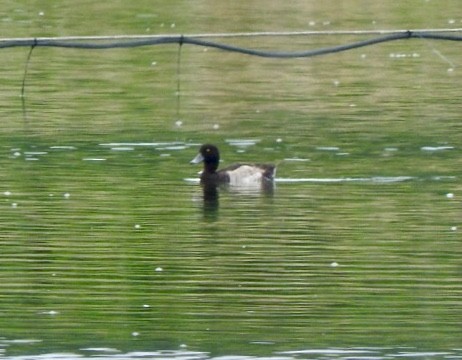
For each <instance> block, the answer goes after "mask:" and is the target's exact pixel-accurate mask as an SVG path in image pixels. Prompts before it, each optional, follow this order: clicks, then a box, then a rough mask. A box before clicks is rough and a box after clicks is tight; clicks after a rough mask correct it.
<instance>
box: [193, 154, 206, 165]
mask: <svg viewBox="0 0 462 360" xmlns="http://www.w3.org/2000/svg"><path fill="white" fill-rule="evenodd" d="M202 161H204V157H203V156H202V154H200V153H199V154H197V156H196V157H195V158H194V159H192V160H191V161H190V164H199V163H201V162H202Z"/></svg>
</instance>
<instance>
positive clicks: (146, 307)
mask: <svg viewBox="0 0 462 360" xmlns="http://www.w3.org/2000/svg"><path fill="white" fill-rule="evenodd" d="M143 307H144V308H145V309H149V308H150V307H151V305H148V304H144V305H143Z"/></svg>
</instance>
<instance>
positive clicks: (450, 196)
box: [446, 193, 454, 199]
mask: <svg viewBox="0 0 462 360" xmlns="http://www.w3.org/2000/svg"><path fill="white" fill-rule="evenodd" d="M446 197H447V198H448V199H454V194H453V193H447V194H446Z"/></svg>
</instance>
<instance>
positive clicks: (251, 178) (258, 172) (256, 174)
mask: <svg viewBox="0 0 462 360" xmlns="http://www.w3.org/2000/svg"><path fill="white" fill-rule="evenodd" d="M264 171H265V170H264V169H261V168H258V167H255V166H249V165H242V166H239V167H238V168H237V169H234V170H228V171H227V173H228V175H229V184H230V185H231V186H245V185H256V184H261V181H262V177H263V173H264Z"/></svg>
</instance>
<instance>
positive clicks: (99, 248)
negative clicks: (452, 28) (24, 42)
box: [0, 1, 462, 359]
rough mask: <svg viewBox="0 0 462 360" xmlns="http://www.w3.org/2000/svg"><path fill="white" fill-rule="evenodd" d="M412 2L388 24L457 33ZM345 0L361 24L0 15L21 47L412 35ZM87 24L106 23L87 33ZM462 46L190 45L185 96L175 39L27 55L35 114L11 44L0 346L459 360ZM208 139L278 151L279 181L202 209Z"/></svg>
mask: <svg viewBox="0 0 462 360" xmlns="http://www.w3.org/2000/svg"><path fill="white" fill-rule="evenodd" d="M410 3H414V5H416V6H417V5H418V6H417V7H416V8H418V9H419V12H421V15H422V16H415V15H413V14H415V13H414V12H403V11H401V10H400V11H399V14H403V13H406V14H408V15H407V17H408V18H407V19H406V20H407V21H408V22H407V24H409V26H411V25H412V27H446V26H447V21H448V19H452V18H453V14H454V13H455V12H454V8H455V6H456V5H457V4H456V3H455V2H451V1H448V2H447V4H446V5H447V6H445V7H440V6H435V4H434V3H433V2H420V1H413V2H409V4H410ZM214 4H215V3H214ZM265 4H267V3H265ZM342 4H343V5H342V6H343V8H344V11H345V13H354V14H356V15H355V16H356V17H355V18H351V19H350V20H345V19H344V18H343V17H341V16H340V15H339V14H337V12H333V11H332V9H331V7H330V6H329V5H327V4H316V5H313V4H311V5H310V4H305V3H303V4H302V3H298V4H297V6H298V7H294V8H293V9H291V10H289V9H287V8H286V14H285V16H281V15H280V14H281V13H280V12H281V9H282V8H283V5H282V4H280V3H279V2H274V3H272V7H271V8H269V9H268V11H266V12H265V13H261V12H249V9H250V8H252V9H253V7H254V6H256V8H258V6H257V5H258V4H247V3H245V4H240V5H238V4H237V3H236V5H220V6H216V4H215V5H214V6H212V5H211V4H209V5H210V6H208V7H207V6H205V4H203V5H204V6H205V7H201V6H200V5H195V6H191V5H188V6H191V11H188V12H184V11H182V12H178V11H177V10H178V8H176V6H178V5H176V6H175V5H172V4H171V3H168V4H167V3H166V4H164V5H162V6H159V7H158V8H156V11H155V12H154V11H153V10H152V8H151V7H150V5H149V4H148V3H144V2H139V3H138V5H137V8H136V9H135V8H133V7H132V6H131V5H127V4H113V6H112V7H111V9H110V10H111V11H108V9H105V6H104V4H88V7H91V9H92V11H89V12H88V14H91V15H85V16H83V15H82V12H81V10H80V7H77V8H76V7H75V4H68V5H67V6H61V5H59V6H58V5H54V6H49V7H48V8H38V7H37V8H32V7H31V8H27V9H26V8H21V7H20V6H19V5H17V4H14V3H13V2H12V3H8V4H7V9H8V10H9V11H6V12H5V13H6V14H9V15H8V16H6V17H5V18H4V19H3V23H2V25H1V26H2V29H3V30H4V31H3V34H4V36H11V37H13V36H14V37H16V36H22V35H24V36H26V35H30V33H34V34H36V33H40V34H46V35H69V34H73V35H74V34H82V33H86V32H88V33H89V34H107V33H122V32H126V33H142V32H152V33H156V32H182V31H184V32H188V31H191V32H195V33H197V32H201V31H204V32H214V31H220V32H222V31H224V30H229V31H236V30H238V31H247V30H262V28H264V27H265V26H267V24H269V23H273V20H274V27H276V28H277V27H278V25H279V26H280V27H283V28H284V30H291V29H293V30H300V28H306V27H310V28H313V29H323V30H325V29H326V27H327V28H332V29H338V28H355V29H356V28H361V29H362V28H369V27H370V26H382V25H383V26H384V27H395V26H396V27H402V23H401V20H400V19H401V15H398V13H397V14H395V15H393V14H394V11H392V10H393V9H391V8H388V7H387V6H391V5H385V4H381V5H378V4H375V5H368V6H365V7H364V9H363V10H364V12H357V11H354V10H355V5H354V4H353V2H351V3H350V2H344V3H342ZM409 4H408V5H406V6H410V5H409ZM260 5H261V4H260ZM138 6H139V7H138ZM222 7H226V9H222ZM377 7H378V8H377ZM453 7H454V8H453ZM204 9H208V10H207V11H210V12H213V13H214V14H215V13H216V14H215V15H216V16H212V17H210V16H209V17H204ZM451 9H452V10H451ZM224 10H226V12H224ZM302 10H303V11H302ZM224 13H226V14H227V18H226V19H227V21H226V22H222V23H223V26H218V24H219V23H220V21H218V20H219V19H220V16H222V15H220V14H224ZM339 13H341V12H339ZM66 14H72V15H66ZM79 14H80V15H79ZM86 14H87V11H86ZM98 14H99V16H102V15H101V14H104V18H105V19H108V21H107V22H106V21H105V22H102V21H101V20H98V24H100V25H101V26H99V27H98V28H97V29H95V27H94V24H93V23H92V22H91V18H92V17H94V16H97V15H98ZM307 14H310V16H308V17H307V16H306V15H307ZM361 14H362V15H361ZM429 14H431V16H429ZM122 15H123V16H122ZM372 15H373V16H372ZM118 18H119V19H124V20H123V21H121V22H120V23H118V24H119V25H120V26H114V22H117V21H116V20H117V19H118ZM308 18H310V19H313V20H310V22H308ZM246 19H247V20H248V21H244V20H246ZM424 19H425V21H423V20H424ZM109 20H111V21H109ZM250 20H251V21H250ZM456 20H457V19H456ZM87 21H89V22H88V23H87ZM112 21H114V22H112ZM312 22H314V23H312ZM20 24H23V25H24V24H27V27H26V28H27V29H29V31H30V33H29V32H27V33H23V32H24V31H25V30H24V29H25V28H24V27H23V26H20ZM111 24H112V25H111ZM172 24H175V26H174V27H172ZM195 24H196V25H195ZM371 24H372V25H371ZM272 26H273V25H272ZM148 28H149V29H150V30H148ZM271 30H274V29H273V28H271ZM351 40H353V39H352V38H348V37H347V38H331V37H319V38H309V39H304V38H298V39H282V38H279V39H277V38H268V39H266V38H265V39H260V40H255V39H234V40H233V43H239V44H241V45H243V46H247V47H257V46H261V47H262V48H265V47H267V48H271V49H283V48H285V49H287V48H289V49H292V48H294V49H295V48H302V49H305V48H307V47H321V46H326V45H327V44H338V43H343V42H349V41H351ZM458 46H459V45H458V43H451V44H448V43H444V42H427V41H418V40H412V41H403V42H396V43H393V44H382V45H378V46H374V47H369V48H364V49H360V50H358V51H353V52H349V53H344V54H336V55H331V56H326V57H322V58H316V59H310V60H306V59H305V60H270V59H257V58H251V57H246V56H242V55H237V54H227V53H222V52H219V51H214V50H210V49H209V50H207V51H205V50H206V49H202V48H195V47H186V46H185V47H184V48H183V49H182V60H181V71H180V74H179V75H180V80H181V91H180V95H181V97H180V104H179V105H180V106H179V109H178V108H177V105H178V98H177V96H176V91H177V82H176V81H177V79H178V73H177V69H176V64H177V62H176V56H177V54H178V49H177V48H176V47H175V46H165V47H156V48H142V49H124V50H114V51H112V50H111V51H101V52H100V51H97V52H91V51H90V52H86V51H82V50H63V49H35V50H34V52H33V55H32V59H31V63H30V65H29V70H28V77H27V79H26V80H27V81H26V105H27V108H26V110H27V114H26V115H27V117H26V118H24V115H23V112H22V109H21V101H20V98H19V94H20V83H21V79H22V74H23V70H24V61H25V58H26V55H27V50H28V49H9V50H2V52H1V53H0V55H1V56H2V57H3V59H4V64H3V76H4V85H3V86H2V88H1V89H0V92H1V94H2V96H1V97H0V102H1V105H2V130H1V132H0V151H1V152H0V169H1V171H0V228H1V229H2V231H1V233H0V247H1V251H0V263H1V264H2V266H1V268H0V283H1V287H0V356H2V357H4V358H9V359H36V358H45V359H48V358H63V359H74V358H115V359H137V358H143V359H144V358H159V359H160V358H162V359H164V358H173V359H210V358H233V359H237V358H243V359H244V358H250V357H252V358H270V359H389V358H412V359H417V358H427V359H460V358H462V352H461V346H460V339H461V330H460V323H461V321H462V312H461V309H462V303H461V300H460V299H461V295H462V286H461V282H460V280H461V275H462V273H461V261H460V259H461V258H462V256H461V255H462V254H461V247H460V229H461V225H460V213H461V212H460V211H461V205H460V196H461V193H462V187H461V184H460V177H461V171H460V169H461V165H462V164H461V160H460V159H461V151H460V144H461V136H460V104H459V99H460V97H461V95H462V94H461V93H460V92H461V90H460V86H459V85H460V81H461V79H460V77H461V76H460V72H459V70H458V65H459V64H458V63H457V61H458V60H457V59H458V58H459V49H458ZM435 51H438V53H439V54H442V55H444V56H443V57H442V56H437V55H436V54H435ZM396 54H410V56H397V55H396ZM413 54H418V56H413ZM444 58H446V59H449V60H450V62H451V64H449V63H448V62H447V61H445V60H444ZM449 67H450V68H451V69H452V70H451V71H448V69H449ZM204 142H212V143H216V144H217V145H218V146H219V147H220V150H221V152H222V159H223V162H222V165H223V166H225V165H227V164H231V163H233V162H241V161H255V162H274V163H276V164H277V165H278V171H277V179H276V181H275V187H274V188H273V189H271V191H260V190H258V189H257V190H256V189H240V188H237V189H236V188H228V189H219V190H218V192H217V194H214V196H213V197H212V199H210V198H209V197H206V198H204V194H203V191H202V188H201V187H200V186H199V184H198V181H197V178H198V175H197V173H198V171H199V170H200V168H198V167H197V166H192V165H190V164H189V161H190V160H191V159H192V158H193V157H194V156H195V154H196V153H197V150H198V148H199V146H200V144H202V143H204Z"/></svg>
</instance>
